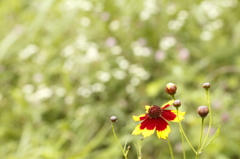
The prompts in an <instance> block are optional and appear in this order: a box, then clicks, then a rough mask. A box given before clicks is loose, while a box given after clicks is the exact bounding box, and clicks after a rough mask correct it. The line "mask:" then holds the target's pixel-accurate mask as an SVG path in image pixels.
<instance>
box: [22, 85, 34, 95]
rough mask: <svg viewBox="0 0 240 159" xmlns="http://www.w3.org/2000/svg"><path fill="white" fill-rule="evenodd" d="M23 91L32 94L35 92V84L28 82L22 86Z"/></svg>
mask: <svg viewBox="0 0 240 159" xmlns="http://www.w3.org/2000/svg"><path fill="white" fill-rule="evenodd" d="M22 91H23V93H25V94H32V93H33V92H34V86H33V85H32V84H26V85H24V86H23V88H22Z"/></svg>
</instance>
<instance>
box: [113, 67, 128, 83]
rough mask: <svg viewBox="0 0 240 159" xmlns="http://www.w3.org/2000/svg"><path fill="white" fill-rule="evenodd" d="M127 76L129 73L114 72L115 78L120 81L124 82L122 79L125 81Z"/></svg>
mask: <svg viewBox="0 0 240 159" xmlns="http://www.w3.org/2000/svg"><path fill="white" fill-rule="evenodd" d="M126 76H127V73H126V72H125V71H123V70H118V69H116V70H114V71H113V77H115V78H116V79H119V80H122V79H125V78H126Z"/></svg>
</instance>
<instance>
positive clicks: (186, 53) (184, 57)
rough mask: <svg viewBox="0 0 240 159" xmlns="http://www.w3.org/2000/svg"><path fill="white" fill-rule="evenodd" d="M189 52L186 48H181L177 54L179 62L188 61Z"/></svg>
mask: <svg viewBox="0 0 240 159" xmlns="http://www.w3.org/2000/svg"><path fill="white" fill-rule="evenodd" d="M189 54H190V53H189V50H188V49H187V48H181V49H180V50H179V52H178V56H179V59H180V60H188V59H189Z"/></svg>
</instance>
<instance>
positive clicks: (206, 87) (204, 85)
mask: <svg viewBox="0 0 240 159" xmlns="http://www.w3.org/2000/svg"><path fill="white" fill-rule="evenodd" d="M210 87H211V85H210V83H204V84H203V88H205V89H208V88H210Z"/></svg>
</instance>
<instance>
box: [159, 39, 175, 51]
mask: <svg viewBox="0 0 240 159" xmlns="http://www.w3.org/2000/svg"><path fill="white" fill-rule="evenodd" d="M175 44H176V39H175V38H174V37H164V38H162V39H161V40H160V43H159V48H160V49H162V50H168V49H170V48H171V47H173V46H174V45H175Z"/></svg>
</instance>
